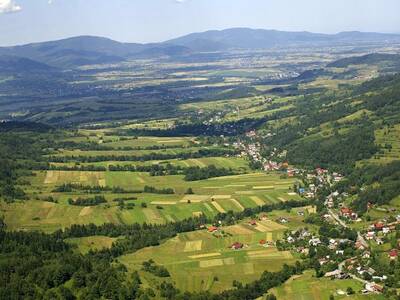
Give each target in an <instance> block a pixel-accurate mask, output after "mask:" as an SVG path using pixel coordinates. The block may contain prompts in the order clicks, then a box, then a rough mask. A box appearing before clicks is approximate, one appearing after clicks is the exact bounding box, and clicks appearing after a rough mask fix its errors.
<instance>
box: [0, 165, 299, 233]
mask: <svg viewBox="0 0 400 300" xmlns="http://www.w3.org/2000/svg"><path fill="white" fill-rule="evenodd" d="M50 179H51V180H50ZM294 182H295V179H281V178H280V176H279V174H276V173H250V174H244V175H238V176H227V177H220V178H212V179H207V180H201V181H192V182H187V181H184V180H183V176H150V175H149V174H148V173H139V172H79V171H41V172H37V174H36V176H35V177H32V185H31V186H30V187H29V189H30V190H29V191H27V192H28V195H29V197H30V198H31V199H32V200H29V201H26V202H23V203H13V204H6V203H3V204H2V210H3V214H4V215H5V220H6V222H7V224H8V225H9V226H10V228H13V229H38V230H44V231H48V232H50V231H54V230H56V229H59V228H65V227H68V226H71V225H72V224H87V223H95V224H103V223H108V222H111V223H115V224H132V223H136V222H138V223H144V222H147V223H164V222H172V221H177V220H182V219H185V218H190V217H193V216H199V215H200V214H205V215H206V216H208V217H210V218H212V217H214V216H215V215H216V214H217V213H218V212H227V211H229V210H232V211H236V212H239V211H242V210H243V209H244V208H246V207H256V206H260V205H263V204H268V203H277V202H280V201H282V200H281V199H285V200H288V199H294V200H299V199H300V197H299V196H298V195H288V192H289V191H290V190H289V188H290V187H292V186H293V183H294ZM64 183H79V184H82V185H92V186H94V185H105V186H109V187H117V186H118V187H123V188H124V189H127V190H141V189H143V187H144V186H145V185H149V186H154V187H157V188H159V189H160V188H173V189H174V190H175V194H169V195H164V194H146V193H138V194H130V193H128V194H115V193H112V192H104V193H101V194H103V195H104V196H105V197H106V200H107V203H105V204H101V205H98V206H91V207H82V206H72V205H69V204H68V199H69V198H72V199H76V198H78V197H81V198H87V197H91V196H92V195H91V194H86V193H84V192H83V191H81V192H80V191H75V192H71V193H55V192H54V191H53V190H54V188H55V187H56V186H60V185H62V184H64ZM257 186H261V188H259V189H254V187H257ZM263 186H273V188H268V189H264V187H263ZM188 188H192V189H193V190H194V192H195V194H194V195H186V194H185V192H186V191H187V189H188ZM48 196H52V197H53V198H54V199H55V200H57V202H58V203H50V202H44V201H40V200H33V199H35V198H39V199H43V198H45V197H48ZM131 196H134V197H136V198H137V200H129V201H126V203H133V204H135V207H134V208H133V209H129V210H128V209H120V208H119V207H118V203H117V202H115V201H113V199H116V198H124V197H131ZM142 203H144V204H145V205H146V207H142ZM283 213H285V212H283ZM292 218H293V219H294V220H295V219H296V215H294V216H292ZM260 230H261V231H264V229H261V227H260ZM269 230H273V229H271V228H269Z"/></svg>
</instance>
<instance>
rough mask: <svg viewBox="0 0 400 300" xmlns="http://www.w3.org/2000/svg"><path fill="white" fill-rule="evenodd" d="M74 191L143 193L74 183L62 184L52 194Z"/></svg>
mask: <svg viewBox="0 0 400 300" xmlns="http://www.w3.org/2000/svg"><path fill="white" fill-rule="evenodd" d="M74 191H84V192H86V193H88V194H99V193H103V192H112V193H113V194H136V193H137V194H140V193H142V192H143V191H142V190H126V189H124V188H122V187H119V186H113V187H110V186H99V185H95V186H91V185H82V184H76V183H64V184H62V185H59V186H57V187H56V188H55V189H54V190H53V192H54V193H72V192H74Z"/></svg>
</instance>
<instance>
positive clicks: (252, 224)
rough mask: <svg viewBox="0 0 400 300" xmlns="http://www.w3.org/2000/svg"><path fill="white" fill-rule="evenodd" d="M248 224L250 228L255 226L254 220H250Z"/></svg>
mask: <svg viewBox="0 0 400 300" xmlns="http://www.w3.org/2000/svg"><path fill="white" fill-rule="evenodd" d="M249 224H250V225H251V226H257V222H256V220H251V221H250V222H249Z"/></svg>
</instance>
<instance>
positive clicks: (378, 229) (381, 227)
mask: <svg viewBox="0 0 400 300" xmlns="http://www.w3.org/2000/svg"><path fill="white" fill-rule="evenodd" d="M384 227H385V224H383V223H382V222H377V223H375V224H374V229H375V230H376V231H381V230H382V229H383V228H384Z"/></svg>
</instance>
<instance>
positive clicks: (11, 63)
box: [0, 55, 56, 74]
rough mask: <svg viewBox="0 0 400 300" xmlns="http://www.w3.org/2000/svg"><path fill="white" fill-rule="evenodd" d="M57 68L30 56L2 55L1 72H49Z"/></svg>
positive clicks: (0, 59) (0, 58)
mask: <svg viewBox="0 0 400 300" xmlns="http://www.w3.org/2000/svg"><path fill="white" fill-rule="evenodd" d="M52 71H56V69H55V68H53V67H50V66H48V65H46V64H43V63H40V62H37V61H34V60H31V59H29V58H23V57H17V56H9V55H0V74H20V73H36V74H37V73H47V72H52Z"/></svg>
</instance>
